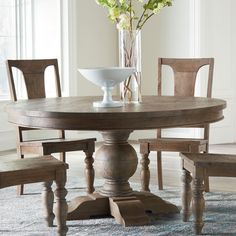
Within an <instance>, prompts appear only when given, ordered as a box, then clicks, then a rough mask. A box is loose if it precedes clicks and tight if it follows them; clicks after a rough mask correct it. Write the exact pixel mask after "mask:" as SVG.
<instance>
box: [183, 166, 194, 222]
mask: <svg viewBox="0 0 236 236" xmlns="http://www.w3.org/2000/svg"><path fill="white" fill-rule="evenodd" d="M182 182H183V193H182V206H183V208H182V218H183V221H184V222H187V221H188V220H189V218H190V215H191V206H190V204H191V200H192V189H191V182H192V177H191V175H190V172H189V171H187V170H185V169H183V175H182Z"/></svg>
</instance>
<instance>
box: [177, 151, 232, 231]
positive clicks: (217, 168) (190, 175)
mask: <svg viewBox="0 0 236 236" xmlns="http://www.w3.org/2000/svg"><path fill="white" fill-rule="evenodd" d="M180 156H181V158H182V169H183V176H182V182H183V192H182V217H183V221H184V222H187V221H188V220H189V218H190V215H191V213H193V228H194V231H195V234H197V235H199V234H201V233H202V228H203V226H204V220H203V212H204V208H205V200H204V194H203V193H204V191H205V189H204V185H203V179H204V175H205V173H206V172H207V173H208V175H209V176H212V177H236V155H229V154H214V153H180ZM191 203H192V208H191Z"/></svg>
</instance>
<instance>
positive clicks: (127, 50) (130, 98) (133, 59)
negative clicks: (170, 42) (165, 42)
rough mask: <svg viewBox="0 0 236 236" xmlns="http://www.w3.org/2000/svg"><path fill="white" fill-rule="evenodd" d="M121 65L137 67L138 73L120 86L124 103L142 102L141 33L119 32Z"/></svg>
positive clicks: (137, 31) (132, 31)
mask: <svg viewBox="0 0 236 236" xmlns="http://www.w3.org/2000/svg"><path fill="white" fill-rule="evenodd" d="M119 65H120V66H121V67H135V68H136V72H135V73H134V74H132V75H131V76H129V77H128V78H127V79H126V80H125V81H124V82H122V83H121V85H120V95H121V100H123V102H141V100H142V96H141V31H140V30H120V31H119Z"/></svg>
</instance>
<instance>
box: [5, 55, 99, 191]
mask: <svg viewBox="0 0 236 236" xmlns="http://www.w3.org/2000/svg"><path fill="white" fill-rule="evenodd" d="M6 63H7V69H8V81H9V87H10V93H11V98H12V100H13V101H17V100H19V92H20V91H18V90H17V89H16V88H18V87H16V86H15V84H16V83H19V80H20V81H22V82H23V83H22V84H24V85H25V88H26V94H27V98H28V99H37V98H45V97H46V95H47V94H46V83H45V70H46V69H47V68H53V69H54V72H55V73H54V75H55V76H51V77H50V82H51V81H52V79H51V78H53V77H54V78H53V82H54V84H55V85H54V86H55V87H54V91H55V96H57V97H61V96H62V93H61V85H60V76H59V69H58V61H57V59H41V60H7V62H6ZM19 72H20V73H19ZM17 73H18V74H17ZM19 74H20V75H19ZM17 75H18V76H17ZM17 79H18V80H17ZM32 130H37V129H29V128H26V127H17V150H18V155H19V157H20V158H24V155H25V154H37V155H50V154H52V153H60V160H61V161H64V162H65V161H66V154H65V152H69V151H79V150H81V151H83V152H84V153H85V176H86V182H87V193H92V192H94V186H93V183H94V168H93V162H94V159H93V153H94V151H95V141H96V139H95V138H88V139H79V140H78V139H68V138H66V137H65V131H64V130H59V131H58V136H57V137H53V138H50V139H46V138H44V139H42V138H41V139H40V140H32V139H26V138H25V137H24V134H25V133H26V132H28V131H32ZM18 194H19V195H21V194H23V185H21V186H19V187H18Z"/></svg>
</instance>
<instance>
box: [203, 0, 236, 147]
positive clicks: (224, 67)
mask: <svg viewBox="0 0 236 236" xmlns="http://www.w3.org/2000/svg"><path fill="white" fill-rule="evenodd" d="M235 6H236V4H235V1H234V0H225V1H224V6H222V4H221V2H220V1H215V0H208V1H205V0H202V1H201V18H200V19H201V21H200V28H201V32H200V34H201V35H200V38H201V43H200V54H201V56H203V57H209V56H211V57H214V58H215V69H214V80H213V94H212V96H213V97H217V98H222V99H225V100H226V101H227V109H225V111H224V115H225V119H224V120H223V121H221V122H217V123H215V124H212V125H211V127H212V128H211V133H210V134H211V136H210V140H211V141H212V142H214V143H219V142H233V141H235V140H236V136H235V130H236V127H235V122H234V120H235V116H236V112H235V105H236V104H235V99H236V89H235V88H236V81H235V69H234V68H235V66H234V65H235V63H236V58H235V56H236V51H235V36H236V35H235V30H234V29H235V27H236V21H235V19H236V18H235V13H234V10H233V9H235V8H233V7H235Z"/></svg>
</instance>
